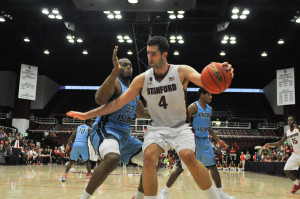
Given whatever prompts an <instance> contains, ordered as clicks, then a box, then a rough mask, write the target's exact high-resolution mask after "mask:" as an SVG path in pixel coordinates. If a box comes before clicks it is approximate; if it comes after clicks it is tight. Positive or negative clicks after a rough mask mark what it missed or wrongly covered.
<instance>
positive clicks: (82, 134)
mask: <svg viewBox="0 0 300 199" xmlns="http://www.w3.org/2000/svg"><path fill="white" fill-rule="evenodd" d="M89 128H90V127H89V126H88V125H86V124H83V125H80V126H78V127H77V132H76V138H75V141H74V143H75V142H82V143H87V139H88V136H89Z"/></svg>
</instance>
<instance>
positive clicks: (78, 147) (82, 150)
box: [70, 142, 89, 162]
mask: <svg viewBox="0 0 300 199" xmlns="http://www.w3.org/2000/svg"><path fill="white" fill-rule="evenodd" d="M79 155H81V157H82V160H83V161H84V162H85V161H88V160H89V148H88V144H87V143H84V142H74V143H73V147H72V151H71V156H70V159H71V160H74V161H77V160H78V158H79Z"/></svg>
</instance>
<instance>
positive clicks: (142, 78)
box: [130, 72, 145, 89]
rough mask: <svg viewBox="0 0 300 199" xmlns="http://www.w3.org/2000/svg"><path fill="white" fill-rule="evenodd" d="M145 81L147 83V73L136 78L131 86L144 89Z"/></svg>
mask: <svg viewBox="0 0 300 199" xmlns="http://www.w3.org/2000/svg"><path fill="white" fill-rule="evenodd" d="M144 81H145V72H144V73H142V74H139V75H138V76H136V77H135V78H134V79H133V80H132V83H131V84H130V87H135V88H138V89H142V88H143V87H144Z"/></svg>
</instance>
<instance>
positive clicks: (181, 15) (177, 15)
mask: <svg viewBox="0 0 300 199" xmlns="http://www.w3.org/2000/svg"><path fill="white" fill-rule="evenodd" d="M167 13H168V14H169V18H170V19H176V18H178V19H182V18H184V13H185V11H183V10H179V11H167Z"/></svg>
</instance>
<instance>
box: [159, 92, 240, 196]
mask: <svg viewBox="0 0 300 199" xmlns="http://www.w3.org/2000/svg"><path fill="white" fill-rule="evenodd" d="M198 96H199V101H196V102H194V103H192V104H191V105H189V107H188V118H189V120H192V125H193V129H194V131H195V140H196V147H197V150H196V157H197V159H198V160H199V161H200V162H202V164H203V165H204V166H206V168H207V169H209V171H210V174H211V176H212V179H213V180H214V182H215V184H216V187H217V189H218V192H219V198H220V199H235V197H233V196H229V195H227V194H225V193H224V192H223V189H222V183H221V178H220V174H219V171H218V169H217V167H216V161H215V155H214V151H213V148H212V145H211V143H210V141H209V135H211V136H212V137H213V139H214V140H216V141H217V144H218V145H219V146H221V147H223V146H226V143H225V142H224V141H223V140H221V139H220V138H219V137H218V136H217V135H216V134H215V132H214V130H213V129H212V128H211V126H210V122H211V115H212V112H213V109H212V107H211V106H209V105H208V104H209V103H210V102H211V99H212V95H211V93H209V92H207V91H206V90H205V89H204V88H202V87H200V89H199V91H198ZM182 172H183V168H182V166H181V164H178V167H177V169H176V170H175V171H174V172H173V173H172V174H171V176H170V178H169V180H168V181H167V183H166V186H165V188H164V189H162V190H161V192H160V193H159V197H158V198H159V199H167V198H168V197H167V192H168V190H169V188H170V187H171V186H172V185H173V184H174V182H175V181H176V179H177V178H178V176H179V175H180V174H181V173H182Z"/></svg>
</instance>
